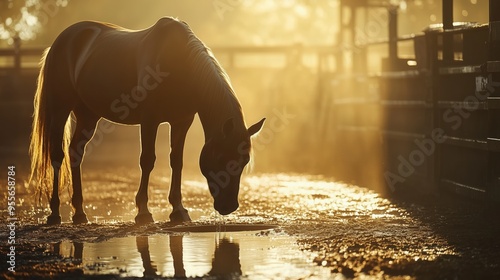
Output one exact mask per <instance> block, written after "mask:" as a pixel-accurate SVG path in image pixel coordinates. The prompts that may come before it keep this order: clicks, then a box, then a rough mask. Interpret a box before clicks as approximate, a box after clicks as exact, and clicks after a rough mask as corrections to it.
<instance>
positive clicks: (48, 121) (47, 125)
mask: <svg viewBox="0 0 500 280" xmlns="http://www.w3.org/2000/svg"><path fill="white" fill-rule="evenodd" d="M49 50H50V48H47V49H46V50H45V52H44V53H43V56H42V59H41V61H40V65H41V69H40V74H39V76H38V86H37V90H36V93H35V100H34V113H33V126H32V130H31V142H30V148H29V152H30V156H31V174H30V178H29V184H31V183H32V182H33V183H34V184H35V188H36V194H37V196H38V198H39V199H41V195H42V193H43V192H45V193H46V194H47V197H48V198H49V197H50V190H51V187H52V183H53V180H54V172H53V169H52V164H51V162H52V160H51V156H50V147H51V145H62V147H63V151H64V160H63V162H62V165H61V171H60V177H59V178H60V181H59V186H69V185H71V166H70V161H69V152H68V150H69V143H70V138H71V122H70V120H71V118H69V117H68V120H67V121H66V124H65V127H64V135H63V141H62V143H51V136H50V130H51V126H52V124H53V123H54V122H55V121H54V117H55V116H54V114H53V112H54V111H53V109H54V108H50V103H52V102H49V100H50V98H52V97H53V95H51V94H50V92H48V91H47V85H46V81H45V79H46V77H47V74H46V70H47V67H46V66H47V62H48V61H47V56H48V54H49ZM61 189H62V188H61Z"/></svg>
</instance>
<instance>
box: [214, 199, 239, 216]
mask: <svg viewBox="0 0 500 280" xmlns="http://www.w3.org/2000/svg"><path fill="white" fill-rule="evenodd" d="M238 207H240V205H239V204H238V202H236V204H230V205H227V204H217V203H214V208H215V210H217V212H219V214H221V215H228V214H231V213H233V212H234V211H236V210H237V209H238Z"/></svg>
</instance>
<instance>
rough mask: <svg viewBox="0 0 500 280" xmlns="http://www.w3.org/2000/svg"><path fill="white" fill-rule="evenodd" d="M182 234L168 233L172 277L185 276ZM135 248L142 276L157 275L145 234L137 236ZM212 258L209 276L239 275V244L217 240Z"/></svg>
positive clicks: (223, 239)
mask: <svg viewBox="0 0 500 280" xmlns="http://www.w3.org/2000/svg"><path fill="white" fill-rule="evenodd" d="M183 238H184V236H183V235H170V236H169V240H170V253H171V254H172V259H173V261H174V263H173V265H174V277H186V270H185V269H184V259H183V246H182V240H183ZM136 240H137V250H138V251H139V253H140V254H141V258H142V264H143V266H144V276H157V275H156V268H155V266H154V265H153V264H152V261H151V257H150V255H149V244H148V237H147V236H137V238H136ZM218 241H219V243H218V244H217V246H216V247H215V252H214V256H213V259H212V269H211V270H210V272H208V275H210V276H224V275H231V276H237V275H241V264H240V245H239V244H238V243H234V242H231V241H230V240H229V239H227V238H222V239H219V240H218Z"/></svg>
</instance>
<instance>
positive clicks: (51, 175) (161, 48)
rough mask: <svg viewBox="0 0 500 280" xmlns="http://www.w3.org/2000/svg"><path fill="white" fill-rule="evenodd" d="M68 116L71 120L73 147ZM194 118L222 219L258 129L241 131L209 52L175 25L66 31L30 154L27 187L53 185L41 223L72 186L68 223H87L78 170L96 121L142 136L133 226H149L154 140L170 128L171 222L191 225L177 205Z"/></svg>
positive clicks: (50, 52) (55, 217) (51, 56)
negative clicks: (30, 183) (137, 129)
mask: <svg viewBox="0 0 500 280" xmlns="http://www.w3.org/2000/svg"><path fill="white" fill-rule="evenodd" d="M71 113H73V115H74V119H75V120H76V127H75V129H74V134H73V137H71V133H70V132H71V127H70V124H71V123H70V114H71ZM196 113H198V115H199V117H200V120H201V123H202V125H203V130H204V133H205V145H204V147H203V149H202V152H201V155H200V168H201V171H202V173H203V175H204V176H205V177H206V178H207V181H208V185H209V189H210V192H211V194H212V196H213V198H214V208H215V209H216V210H217V211H218V212H219V213H221V214H223V215H226V214H229V213H231V212H233V211H235V210H236V209H237V208H238V191H239V184H240V177H241V173H242V170H243V167H244V166H245V165H246V164H247V163H248V161H249V159H250V146H251V142H250V136H252V135H253V134H255V133H257V132H258V131H259V130H260V129H261V127H262V125H263V123H264V119H262V120H261V121H260V122H258V123H256V124H255V125H252V126H250V127H249V128H248V129H247V127H246V125H245V121H244V118H243V113H242V110H241V106H240V104H239V102H238V100H237V98H236V96H235V94H234V91H233V88H232V87H231V84H230V82H229V78H228V76H227V75H226V73H225V72H224V70H223V69H222V68H221V66H220V65H219V63H218V62H217V60H216V59H215V57H214V56H213V54H212V52H211V51H210V49H208V48H207V47H206V46H205V45H204V44H203V43H202V42H201V41H200V40H199V39H198V38H197V37H196V36H195V35H194V34H193V32H192V31H191V29H190V28H189V26H188V25H187V24H186V23H184V22H181V21H178V20H176V19H173V18H162V19H160V20H158V22H157V23H156V24H155V25H153V26H151V27H150V28H147V29H144V30H138V31H132V30H127V29H124V28H122V27H119V26H116V25H112V24H106V23H99V22H90V21H86V22H80V23H77V24H74V25H72V26H70V27H69V28H67V29H66V30H64V31H63V32H62V33H61V34H60V35H59V36H58V37H57V39H56V40H55V42H54V44H53V45H52V47H50V48H49V49H47V51H46V52H45V54H44V56H43V58H42V69H41V71H40V76H39V79H38V89H37V92H36V96H35V114H34V120H33V131H32V139H31V145H30V151H31V157H32V174H31V179H30V181H31V180H34V181H35V182H36V184H37V185H38V186H40V187H42V186H44V185H48V186H50V184H52V196H51V199H50V209H51V211H52V213H51V215H50V216H49V217H48V219H47V223H48V224H58V223H60V222H61V216H60V214H59V204H60V201H59V188H60V185H62V184H66V183H72V186H73V196H72V204H73V207H74V209H75V214H74V216H73V223H86V222H87V217H86V214H85V212H84V210H83V205H82V204H83V197H82V183H81V175H80V174H81V168H80V165H81V162H82V160H83V157H84V147H85V145H86V144H87V143H88V142H89V141H90V140H91V138H92V135H93V133H94V132H95V128H96V125H97V123H98V121H99V120H100V119H101V118H105V119H107V120H110V121H112V122H115V123H120V124H126V125H140V127H141V129H140V130H141V148H142V149H141V156H140V166H141V170H142V175H141V182H140V185H139V190H138V192H137V195H136V205H137V208H138V214H137V216H136V218H135V221H136V223H148V222H153V218H152V215H151V213H150V212H149V210H148V206H147V204H148V181H149V174H150V172H151V171H152V169H153V166H154V163H155V158H156V156H155V140H156V133H157V129H158V126H159V125H160V124H161V123H164V122H168V123H169V124H170V126H171V152H170V165H171V168H172V180H171V186H170V193H169V197H168V198H169V201H170V203H171V204H172V207H173V210H172V213H171V214H170V219H171V220H172V221H189V220H190V217H189V215H188V213H187V211H186V209H185V208H184V206H183V205H182V198H181V171H182V163H183V149H184V141H185V138H186V133H187V131H188V129H189V127H190V126H191V123H192V122H193V119H194V116H195V114H196ZM103 191H105V186H103Z"/></svg>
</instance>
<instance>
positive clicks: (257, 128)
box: [248, 118, 266, 136]
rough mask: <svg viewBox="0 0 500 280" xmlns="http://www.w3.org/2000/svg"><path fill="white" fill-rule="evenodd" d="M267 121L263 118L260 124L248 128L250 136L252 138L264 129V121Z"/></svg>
mask: <svg viewBox="0 0 500 280" xmlns="http://www.w3.org/2000/svg"><path fill="white" fill-rule="evenodd" d="M265 120H266V118H263V119H262V120H260V121H259V122H258V123H256V124H254V125H252V126H250V127H249V128H248V135H250V136H252V135H254V134H255V133H257V132H259V131H260V129H261V128H262V126H263V125H264V121H265Z"/></svg>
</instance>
